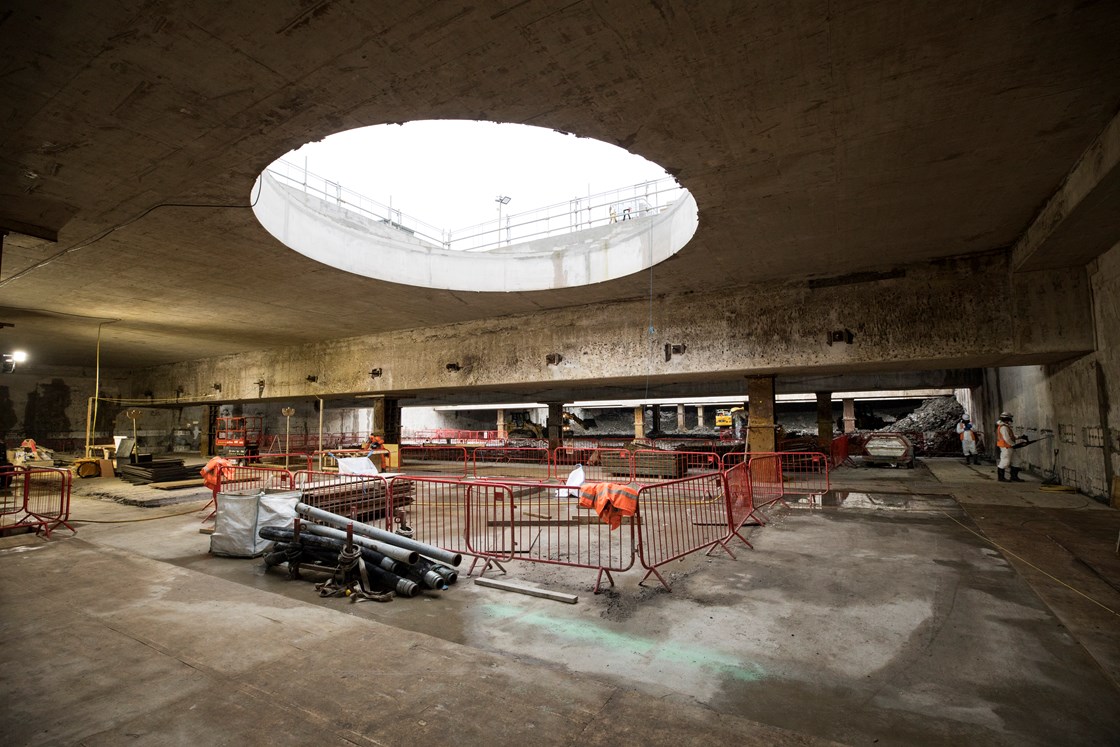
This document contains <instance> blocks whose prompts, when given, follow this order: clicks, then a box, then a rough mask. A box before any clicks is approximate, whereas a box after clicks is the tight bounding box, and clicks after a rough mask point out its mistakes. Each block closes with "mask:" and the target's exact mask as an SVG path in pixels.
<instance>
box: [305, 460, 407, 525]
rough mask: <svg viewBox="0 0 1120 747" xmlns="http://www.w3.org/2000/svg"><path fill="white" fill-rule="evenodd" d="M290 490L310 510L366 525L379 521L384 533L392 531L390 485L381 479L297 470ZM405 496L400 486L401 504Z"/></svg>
mask: <svg viewBox="0 0 1120 747" xmlns="http://www.w3.org/2000/svg"><path fill="white" fill-rule="evenodd" d="M292 487H293V489H295V490H298V491H300V492H301V493H302V496H303V497H302V499H301V500H302V501H303V502H304V503H306V504H307V505H309V506H314V507H315V508H321V509H323V510H324V511H330V512H331V513H334V514H338V515H339V516H345V517H347V518H350V519H354V520H355V521H360V522H363V523H365V524H376V523H377V522H378V521H380V522H381V523H382V524H383V525H384V526H385V528H386V529H391V528H392V524H393V522H392V513H391V503H392V501H391V500H390V497H389V483H388V481H387V480H386V479H385V478H384V477H382V476H381V475H340V474H338V473H337V472H315V471H311V470H300V471H298V472H296V473H294V474H293V475H292ZM405 493H406V491H405V490H403V486H402V490H401V496H400V501H401V502H402V504H403V503H404V500H405Z"/></svg>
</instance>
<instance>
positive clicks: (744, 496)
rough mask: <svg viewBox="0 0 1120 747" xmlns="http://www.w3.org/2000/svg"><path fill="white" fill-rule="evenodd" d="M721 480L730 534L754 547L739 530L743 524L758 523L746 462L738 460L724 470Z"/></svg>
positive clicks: (755, 524) (757, 524)
mask: <svg viewBox="0 0 1120 747" xmlns="http://www.w3.org/2000/svg"><path fill="white" fill-rule="evenodd" d="M723 481H724V482H723V484H724V488H725V489H726V490H727V511H728V515H729V517H730V523H731V534H732V535H733V536H735V537H738V538H739V539H740V540H742V541H743V543H744V544H745V545H746V546H747V547H749V548H751V549H754V545H752V544H751V541H750V540H748V539H747V538H746V537H744V536H743V533H742V531H741V530H742V528H743V527H744V526H747V525H753V526H759V524H760V522H758V521H757V520H756V519H755V516H754V494H753V493H752V492H751V474H750V470H749V468H748V465H747V463H746V462H739V463H738V464H736V465H735V466H733V467H732V468H731V469H729V470H727V471H725V472H724V473H723ZM729 539H730V538H729Z"/></svg>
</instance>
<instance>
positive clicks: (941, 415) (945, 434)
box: [879, 396, 964, 456]
mask: <svg viewBox="0 0 1120 747" xmlns="http://www.w3.org/2000/svg"><path fill="white" fill-rule="evenodd" d="M963 414H964V407H962V406H961V403H960V402H958V401H957V399H956V397H951V396H946V397H934V398H932V399H927V400H924V401H923V402H922V404H921V406H919V407H918V409H916V410H914V411H913V412H912V413H910V414H909V415H907V416H905V417H903V418H899V419H898V420H896V421H895V422H893V423H891V424H890V425H887V426H886V427H883V428H880V429H879V431H881V432H882V431H889V432H891V433H905V434H907V435H911V434H913V436H918V435H920V438H914V437H912V438H911V440H912V441H914V446H915V449H916V450H917V452H918V453H919V454H920V455H927V456H928V455H932V454H947V453H952V454H956V453H959V452H960V441H959V439H958V436H957V422H958V421H959V420H960V419H961V415H963Z"/></svg>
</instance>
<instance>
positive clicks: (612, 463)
mask: <svg viewBox="0 0 1120 747" xmlns="http://www.w3.org/2000/svg"><path fill="white" fill-rule="evenodd" d="M632 456H633V452H631V451H629V450H627V449H595V448H582V447H578V446H561V447H559V448H557V449H553V451H552V477H553V478H554V479H556V480H559V481H561V482H563V481H564V480H565V479H566V478H567V477H568V474H569V473H570V472H571V471H572V470H574V469H575V468H576V467H580V466H582V467H583V479H584V481H585V482H630V481H632V480H633V479H634V461H633V459H632Z"/></svg>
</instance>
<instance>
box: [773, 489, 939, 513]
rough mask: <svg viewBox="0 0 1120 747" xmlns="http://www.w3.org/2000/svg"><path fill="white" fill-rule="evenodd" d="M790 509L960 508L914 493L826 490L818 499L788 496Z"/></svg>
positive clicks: (935, 509)
mask: <svg viewBox="0 0 1120 747" xmlns="http://www.w3.org/2000/svg"><path fill="white" fill-rule="evenodd" d="M785 501H786V503H788V504H789V505H790V507H791V508H807V509H810V510H812V509H817V508H819V509H842V510H856V511H904V512H911V513H918V512H923V513H928V512H940V511H949V510H952V511H959V510H960V505H959V504H958V503H957V502H956V501H955V500H953V497H952V496H949V495H937V494H915V493H877V492H866V491H856V490H829V491H828V492H826V493H822V494H819V495H792V496H791V495H787V496H786V497H785Z"/></svg>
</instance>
